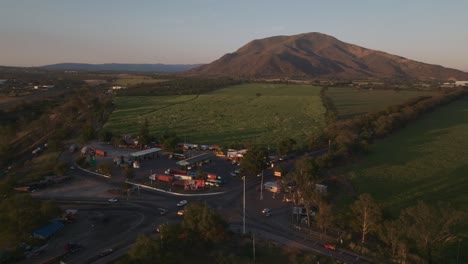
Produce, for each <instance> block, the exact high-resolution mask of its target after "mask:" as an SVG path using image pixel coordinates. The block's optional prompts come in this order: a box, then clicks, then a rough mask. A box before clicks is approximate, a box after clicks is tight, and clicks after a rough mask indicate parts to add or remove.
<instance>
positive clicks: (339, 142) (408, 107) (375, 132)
mask: <svg viewBox="0 0 468 264" xmlns="http://www.w3.org/2000/svg"><path fill="white" fill-rule="evenodd" d="M467 93H468V91H467V90H455V91H451V92H447V93H443V94H440V95H436V96H432V97H417V98H413V99H411V100H408V101H407V102H405V103H403V104H400V105H396V106H391V107H389V108H387V109H386V110H383V111H379V112H373V113H368V114H365V115H362V116H359V117H356V118H353V119H347V120H339V121H336V122H332V123H330V124H329V125H328V127H327V128H326V137H327V138H329V140H330V142H331V149H330V154H329V155H328V156H327V157H325V158H324V162H323V163H324V166H329V165H330V164H332V162H336V161H340V160H343V159H347V158H350V157H353V156H354V155H357V154H361V153H365V152H367V151H368V146H369V144H370V143H372V141H373V140H374V139H376V138H382V137H385V136H387V135H388V134H390V133H391V132H393V131H395V130H396V129H399V128H402V127H404V126H405V125H407V124H408V123H410V122H412V121H414V120H415V119H417V118H418V117H419V116H421V115H422V114H424V113H426V112H429V111H432V110H434V109H435V108H436V107H438V106H441V105H444V104H447V103H449V102H452V101H454V100H457V99H459V98H462V97H464V96H465V95H466V94H467Z"/></svg>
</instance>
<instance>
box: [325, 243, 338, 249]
mask: <svg viewBox="0 0 468 264" xmlns="http://www.w3.org/2000/svg"><path fill="white" fill-rule="evenodd" d="M323 247H324V248H326V249H330V250H336V247H335V246H334V245H332V244H330V243H325V244H323Z"/></svg>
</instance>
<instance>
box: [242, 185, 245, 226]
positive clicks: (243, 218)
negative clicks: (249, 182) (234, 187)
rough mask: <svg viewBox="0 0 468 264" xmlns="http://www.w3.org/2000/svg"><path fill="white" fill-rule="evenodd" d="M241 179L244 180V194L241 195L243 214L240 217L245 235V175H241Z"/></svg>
mask: <svg viewBox="0 0 468 264" xmlns="http://www.w3.org/2000/svg"><path fill="white" fill-rule="evenodd" d="M242 180H243V181H244V195H243V197H244V198H243V206H242V207H243V212H244V215H243V217H242V220H243V229H242V234H244V235H245V176H243V177H242Z"/></svg>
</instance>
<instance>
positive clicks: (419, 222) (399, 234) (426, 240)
mask: <svg viewBox="0 0 468 264" xmlns="http://www.w3.org/2000/svg"><path fill="white" fill-rule="evenodd" d="M351 213H352V216H351V218H350V220H351V222H350V223H351V226H352V227H353V229H354V230H355V231H357V232H359V233H360V241H361V243H362V245H363V244H364V243H366V241H367V236H368V235H369V234H374V235H375V237H376V238H379V239H380V241H381V242H383V243H384V244H385V245H386V247H387V249H388V250H387V252H388V255H389V256H391V258H392V259H393V260H394V261H395V262H397V263H406V262H412V261H410V251H411V250H415V253H417V254H420V255H421V256H423V257H424V259H426V260H427V262H428V263H432V261H433V258H434V257H433V256H434V252H436V251H438V250H440V249H442V248H443V246H444V245H446V244H449V243H453V242H455V241H456V235H455V234H454V228H455V227H456V225H457V224H458V223H460V222H461V221H463V219H464V218H465V216H464V215H463V214H462V213H461V212H458V211H456V210H454V209H453V208H451V207H450V205H448V204H443V203H438V204H436V205H433V206H431V205H428V204H426V203H424V202H422V201H419V202H418V203H417V204H416V205H415V206H412V207H408V208H406V209H403V210H402V211H401V212H400V216H399V218H397V219H384V218H383V213H382V209H381V205H380V204H378V203H377V202H376V201H375V200H374V199H373V198H372V197H371V196H370V195H369V194H362V195H360V196H359V198H358V199H357V200H356V201H355V202H354V204H352V205H351Z"/></svg>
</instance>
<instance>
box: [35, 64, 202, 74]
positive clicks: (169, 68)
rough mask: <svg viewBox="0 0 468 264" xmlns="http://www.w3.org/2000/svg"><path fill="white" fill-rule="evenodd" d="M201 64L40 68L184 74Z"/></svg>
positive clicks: (63, 65) (69, 65)
mask: <svg viewBox="0 0 468 264" xmlns="http://www.w3.org/2000/svg"><path fill="white" fill-rule="evenodd" d="M197 66H200V64H162V63H156V64H149V63H148V64H147V63H140V64H132V63H102V64H89V63H73V62H70V63H56V64H50V65H44V66H39V67H38V68H42V69H49V70H79V71H122V72H182V71H186V70H189V69H192V68H194V67H197Z"/></svg>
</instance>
